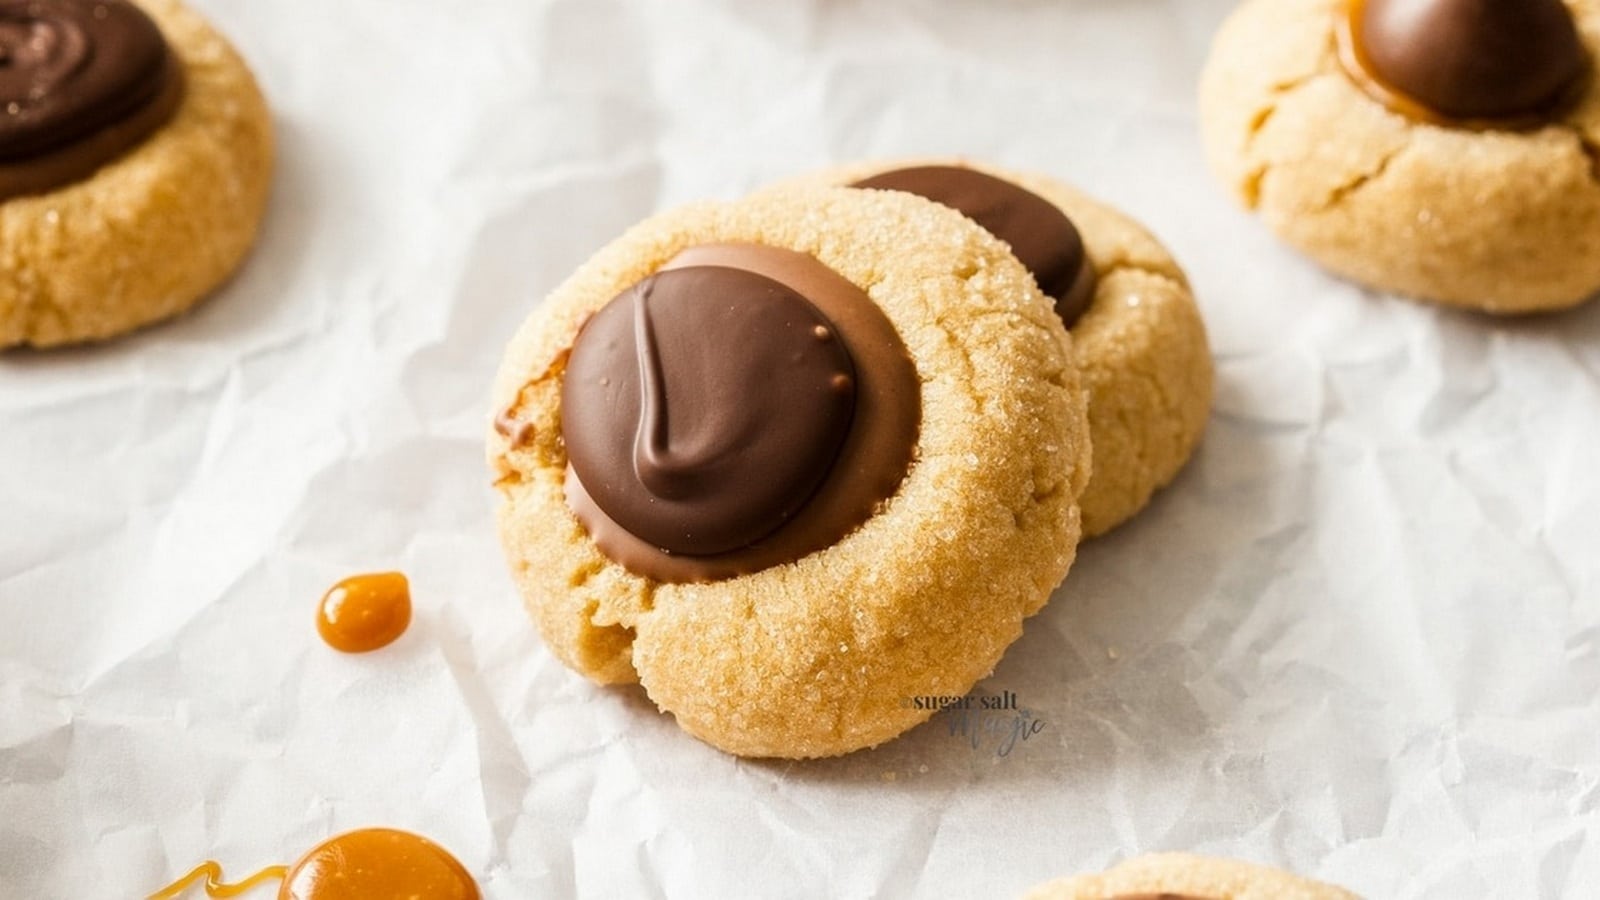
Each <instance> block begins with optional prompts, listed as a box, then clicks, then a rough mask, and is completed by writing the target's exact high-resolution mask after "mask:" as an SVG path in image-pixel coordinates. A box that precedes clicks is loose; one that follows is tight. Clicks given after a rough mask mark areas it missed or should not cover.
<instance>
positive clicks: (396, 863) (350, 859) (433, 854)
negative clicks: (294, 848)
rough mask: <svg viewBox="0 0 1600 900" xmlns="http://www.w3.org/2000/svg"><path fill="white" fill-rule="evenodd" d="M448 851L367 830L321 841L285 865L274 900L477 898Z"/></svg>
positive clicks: (468, 878) (386, 830) (417, 838)
mask: <svg viewBox="0 0 1600 900" xmlns="http://www.w3.org/2000/svg"><path fill="white" fill-rule="evenodd" d="M479 896H480V894H479V893H478V885H477V883H476V882H474V881H473V880H472V876H471V875H470V874H469V873H468V872H467V870H466V867H464V866H462V865H461V863H460V862H459V861H458V860H457V859H456V858H455V857H454V856H451V855H450V851H448V850H446V849H444V848H443V847H441V846H439V845H438V844H435V843H434V842H433V841H430V840H428V839H427V838H425V837H421V836H419V835H415V834H411V833H409V832H405V831H395V830H393V829H390V828H366V829H362V830H360V831H352V832H350V833H349V834H341V835H339V836H338V837H335V838H332V839H330V840H327V841H324V842H323V843H321V844H319V845H317V846H316V847H315V848H313V849H312V851H311V852H310V853H307V854H306V855H305V856H303V857H301V858H300V861H299V862H297V863H295V864H294V865H293V866H290V867H289V874H288V876H287V877H285V878H284V881H283V888H282V889H281V890H279V891H278V900H387V898H406V900H478V898H479Z"/></svg>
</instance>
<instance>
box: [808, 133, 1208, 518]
mask: <svg viewBox="0 0 1600 900" xmlns="http://www.w3.org/2000/svg"><path fill="white" fill-rule="evenodd" d="M992 179H998V180H999V181H1000V182H1003V183H1004V187H1005V189H1012V188H1015V189H1020V190H1019V191H1018V194H1019V195H1020V196H1011V197H1006V196H1005V195H1004V194H997V193H996V192H995V188H997V187H1000V186H997V185H993V184H986V183H985V182H986V181H989V180H992ZM803 180H804V181H821V182H825V183H830V184H847V185H855V186H857V187H863V188H875V189H885V190H900V191H908V192H911V193H918V194H921V195H923V196H930V197H932V198H933V199H936V200H940V201H941V202H944V203H945V204H946V205H950V206H952V207H954V208H956V209H960V210H962V211H964V212H967V213H968V214H970V215H971V216H972V217H973V218H975V219H976V220H977V221H979V222H980V223H981V224H985V225H986V226H987V227H989V229H990V230H991V231H993V232H995V233H996V234H997V235H998V236H999V237H1000V238H1001V239H1002V240H1006V241H1008V243H1009V245H1010V246H1011V247H1012V249H1013V251H1014V252H1015V253H1017V255H1018V257H1019V258H1020V259H1021V261H1022V262H1023V263H1024V264H1025V265H1027V266H1028V267H1029V268H1030V270H1031V271H1033V273H1034V275H1035V276H1036V280H1037V281H1038V282H1039V284H1040V287H1041V288H1042V289H1043V290H1044V292H1045V293H1046V294H1047V295H1050V296H1051V297H1052V299H1053V300H1054V302H1055V306H1056V310H1057V312H1058V313H1059V314H1060V315H1061V317H1062V318H1063V321H1064V323H1065V324H1066V325H1067V326H1068V327H1069V328H1070V329H1071V332H1072V338H1073V346H1074V349H1075V351H1076V355H1077V359H1078V365H1079V367H1080V368H1081V369H1082V371H1083V375H1084V383H1085V385H1086V386H1087V388H1088V389H1089V425H1090V432H1091V437H1092V443H1093V445H1094V473H1093V475H1092V476H1091V477H1090V480H1089V487H1088V489H1087V490H1085V491H1084V495H1083V497H1082V499H1081V500H1080V501H1079V503H1080V504H1081V506H1082V507H1083V529H1084V535H1085V536H1086V537H1095V536H1097V535H1101V534H1104V533H1106V532H1108V531H1110V530H1112V529H1113V528H1115V527H1117V526H1118V525H1120V524H1122V523H1123V522H1125V521H1127V520H1128V519H1129V518H1132V517H1133V515H1134V514H1135V513H1137V512H1138V511H1139V510H1141V509H1143V508H1144V507H1145V505H1146V504H1147V503H1149V502H1150V498H1151V496H1152V495H1154V493H1155V492H1156V491H1157V490H1159V489H1160V488H1161V487H1163V486H1165V485H1166V484H1168V483H1169V482H1171V481H1172V479H1173V478H1175V477H1176V476H1177V474H1178V472H1179V471H1180V470H1181V469H1182V468H1183V466H1184V464H1185V463H1187V462H1188V461H1189V457H1190V456H1191V455H1193V453H1194V449H1195V447H1196V446H1197V445H1198V444H1199V442H1200V437H1201V435H1202V434H1203V433H1204V431H1205V425H1206V421H1207V419H1208V418H1209V417H1210V413H1211V396H1212V381H1213V366H1212V361H1211V351H1210V349H1209V347H1208V346H1207V343H1206V331H1205V324H1204V322H1203V321H1202V320H1201V318H1200V310H1199V307H1198V306H1197V305H1196V304H1195V301H1194V295H1193V294H1192V292H1191V291H1190V288H1189V283H1188V280H1187V279H1186V278H1185V277H1184V274H1183V271H1182V269H1180V268H1179V267H1178V264H1177V263H1176V262H1175V261H1174V260H1173V258H1172V256H1171V254H1169V253H1168V252H1167V250H1166V248H1164V247H1162V246H1161V244H1160V243H1159V242H1158V241H1157V240H1156V239H1155V238H1154V237H1152V236H1151V235H1150V233H1149V232H1148V231H1146V230H1145V229H1144V228H1143V227H1141V226H1140V225H1139V224H1138V223H1137V222H1134V221H1133V220H1132V219H1130V218H1128V217H1127V216H1125V215H1123V214H1122V213H1120V212H1118V211H1116V210H1114V209H1112V208H1110V207H1109V206H1106V205H1105V204H1103V203H1099V202H1097V201H1095V200H1092V199H1090V198H1089V197H1087V196H1085V195H1084V194H1083V193H1081V192H1079V191H1078V190H1076V189H1074V188H1072V187H1069V186H1067V185H1066V184H1063V183H1061V182H1060V181H1057V180H1056V179H1053V178H1049V177H1047V176H1043V175H1037V174H1031V173H1021V172H1012V171H1007V170H1005V169H1001V168H998V167H994V166H986V165H981V164H978V163H974V162H970V161H966V160H917V161H899V162H892V163H889V162H873V163H862V164H857V165H852V166H845V167H842V168H838V169H833V170H829V171H826V172H823V173H820V174H818V175H816V176H811V177H808V178H806V179H803ZM1063 215H1064V216H1065V218H1062V216H1063Z"/></svg>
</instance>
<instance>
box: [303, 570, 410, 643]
mask: <svg viewBox="0 0 1600 900" xmlns="http://www.w3.org/2000/svg"><path fill="white" fill-rule="evenodd" d="M410 624H411V585H410V584H409V583H408V582H407V581H406V576H404V575H402V574H400V573H399V572H383V573H379V574H375V575H357V576H355V577H353V578H346V579H345V580H344V581H341V582H339V583H338V584H336V585H334V586H333V588H332V590H330V591H328V593H327V594H326V595H324V596H323V598H322V602H321V603H320V604H318V606H317V633H318V634H320V635H322V639H323V640H324V641H327V643H328V646H330V647H332V648H333V649H335V650H340V651H343V652H345V653H366V652H368V651H371V650H377V649H378V648H380V647H386V646H388V645H389V644H391V643H393V642H394V641H395V640H396V639H397V638H399V637H400V635H402V634H404V633H405V630H406V626H408V625H410Z"/></svg>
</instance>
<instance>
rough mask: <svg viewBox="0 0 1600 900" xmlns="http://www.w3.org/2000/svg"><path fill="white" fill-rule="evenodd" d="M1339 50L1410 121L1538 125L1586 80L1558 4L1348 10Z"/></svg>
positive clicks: (1354, 0)
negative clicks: (1344, 46)
mask: <svg viewBox="0 0 1600 900" xmlns="http://www.w3.org/2000/svg"><path fill="white" fill-rule="evenodd" d="M1347 42H1348V43H1349V44H1350V46H1349V47H1348V48H1347V51H1348V52H1347V54H1346V55H1347V57H1353V58H1354V59H1353V61H1354V63H1355V68H1356V69H1357V70H1358V71H1357V74H1358V75H1360V76H1364V77H1365V78H1370V79H1371V80H1372V81H1373V82H1375V83H1376V85H1377V86H1378V87H1380V88H1382V89H1384V90H1386V91H1388V92H1390V93H1392V94H1393V95H1394V96H1390V97H1380V99H1382V100H1384V101H1385V102H1387V103H1388V104H1389V105H1390V106H1391V107H1393V108H1395V109H1396V110H1397V111H1398V112H1402V113H1405V114H1408V115H1412V116H1413V117H1414V118H1424V119H1434V120H1445V121H1447V122H1452V121H1453V122H1468V123H1471V122H1485V123H1494V122H1511V123H1522V122H1529V123H1531V124H1539V123H1540V122H1541V121H1542V120H1547V119H1548V118H1549V117H1550V116H1552V115H1553V114H1554V113H1556V112H1557V111H1559V110H1560V108H1561V107H1562V106H1564V105H1565V104H1566V103H1568V102H1569V101H1571V100H1572V99H1574V97H1575V96H1576V94H1577V93H1578V92H1579V91H1580V90H1581V88H1582V87H1583V86H1584V85H1585V84H1586V83H1587V81H1588V78H1589V73H1590V68H1589V54H1588V51H1587V50H1585V48H1584V45H1583V41H1582V39H1581V38H1580V37H1579V35H1578V28H1577V24H1576V22H1574V21H1573V18H1572V13H1571V11H1570V10H1569V9H1568V8H1567V6H1566V4H1564V3H1562V2H1561V0H1350V10H1349V28H1348V36H1347ZM1369 87H1370V86H1369Z"/></svg>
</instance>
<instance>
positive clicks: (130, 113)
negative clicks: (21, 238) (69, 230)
mask: <svg viewBox="0 0 1600 900" xmlns="http://www.w3.org/2000/svg"><path fill="white" fill-rule="evenodd" d="M182 85H183V82H182V72H181V66H180V65H179V64H178V62H177V60H176V59H175V58H174V57H173V55H172V52H171V50H170V49H169V48H168V46H167V43H166V39H165V38H164V37H163V36H162V34H161V30H160V29H159V28H158V27H157V26H156V24H155V23H154V22H153V21H151V20H150V17H149V16H147V15H145V13H144V12H143V11H142V10H140V9H139V8H138V7H137V6H134V5H133V4H131V3H128V2H126V0H0V200H5V199H9V198H10V197H14V196H18V195H21V194H26V193H36V192H40V191H45V190H49V189H52V188H55V187H59V186H61V185H62V184H66V183H70V182H71V181H75V180H77V179H80V178H82V177H84V176H86V175H88V174H90V173H92V172H93V171H94V170H95V169H97V168H99V167H100V166H101V165H104V164H105V163H107V162H109V161H111V160H112V159H115V158H117V157H118V156H120V155H122V154H123V153H124V152H126V151H127V150H128V149H130V148H132V147H133V146H136V145H137V144H138V143H139V142H140V141H142V140H143V139H144V138H146V137H148V136H149V135H150V133H152V132H154V131H155V130H156V129H157V128H160V127H161V126H162V125H163V124H165V123H166V122H167V121H168V120H169V119H170V118H171V116H172V113H173V112H174V111H176V109H177V107H178V104H179V101H180V100H181V98H182Z"/></svg>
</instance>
